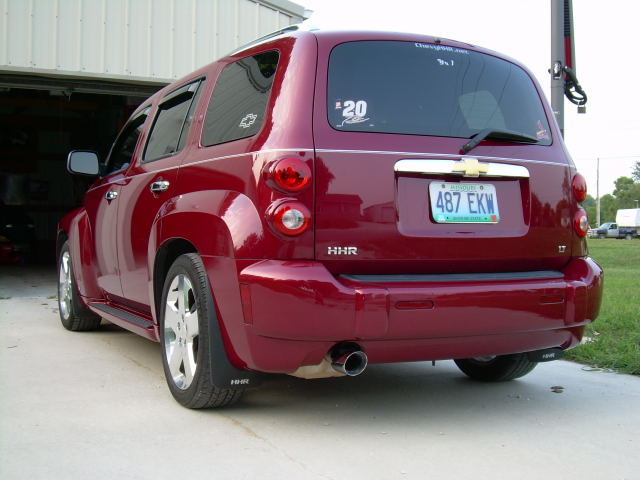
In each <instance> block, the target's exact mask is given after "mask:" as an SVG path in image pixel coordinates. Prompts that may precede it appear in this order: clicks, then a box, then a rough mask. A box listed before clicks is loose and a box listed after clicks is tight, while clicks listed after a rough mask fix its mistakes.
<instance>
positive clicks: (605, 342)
mask: <svg viewBox="0 0 640 480" xmlns="http://www.w3.org/2000/svg"><path fill="white" fill-rule="evenodd" d="M589 253H590V255H591V257H593V259H594V260H596V261H597V262H598V263H599V264H600V265H601V266H602V268H603V269H604V278H605V280H604V297H603V299H602V307H601V308H600V315H599V316H598V318H597V319H596V321H595V322H594V323H592V324H591V325H589V326H587V328H586V330H585V336H587V337H590V338H592V339H593V340H592V341H590V342H588V343H586V344H584V345H581V346H580V347H578V348H575V349H573V350H570V351H568V352H567V358H569V359H572V360H575V361H578V362H581V363H586V364H589V365H593V366H596V367H602V368H611V369H614V370H617V371H619V372H623V373H631V374H634V375H640V240H615V239H603V240H597V239H592V240H589Z"/></svg>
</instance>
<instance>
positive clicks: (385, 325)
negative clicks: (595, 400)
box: [58, 28, 603, 408]
mask: <svg viewBox="0 0 640 480" xmlns="http://www.w3.org/2000/svg"><path fill="white" fill-rule="evenodd" d="M68 169H69V171H70V172H71V173H74V174H81V175H93V176H95V182H94V183H93V185H92V186H91V187H90V188H89V190H88V191H87V192H86V195H85V198H84V206H83V207H81V208H79V209H77V210H75V211H73V212H71V213H69V214H68V215H67V216H66V217H64V218H63V220H62V221H61V222H60V225H59V230H58V255H59V257H58V258H59V263H58V269H59V303H60V316H61V319H62V324H63V325H64V326H65V327H66V328H67V329H69V330H90V329H95V328H98V326H99V325H100V321H101V318H104V319H106V320H108V321H110V322H112V323H115V324H117V325H120V326H122V327H124V328H126V329H128V330H131V331H133V332H135V333H137V334H139V335H142V336H144V337H146V338H148V339H150V340H155V341H159V342H160V343H161V345H162V348H161V350H162V361H163V365H164V371H165V373H166V377H167V382H168V385H169V389H170V390H171V393H172V394H173V395H174V397H175V398H176V399H177V400H178V402H180V403H181V404H182V405H185V406H187V407H190V408H204V407H219V406H224V405H227V404H230V403H231V402H234V401H235V400H237V399H238V398H239V396H240V394H241V392H242V391H243V390H244V389H246V388H248V387H252V386H254V385H255V384H257V382H258V381H259V379H260V377H261V376H262V374H263V373H286V374H290V375H295V376H298V377H303V378H321V377H329V376H340V375H358V374H360V373H362V372H363V371H364V370H365V368H366V366H367V364H368V362H371V363H388V362H409V361H424V360H438V359H454V360H455V362H456V364H457V365H458V366H459V367H460V369H461V370H462V371H463V372H464V373H465V374H466V375H468V376H469V377H471V378H473V379H477V380H484V381H500V380H510V379H514V378H517V377H520V376H522V375H525V374H526V373H528V372H530V371H531V370H532V369H533V368H534V367H535V365H536V364H537V363H538V362H541V361H546V360H553V359H556V358H559V357H560V356H561V354H562V351H563V350H566V349H569V348H572V347H574V346H576V345H577V344H578V343H579V342H580V340H581V336H582V332H583V329H584V327H585V325H586V324H588V323H589V322H591V321H593V320H594V319H595V318H596V316H597V314H598V310H599V306H600V300H601V296H602V282H603V274H602V270H601V269H600V267H599V266H598V265H597V264H596V263H595V262H594V261H593V260H591V259H590V258H589V257H588V254H587V248H586V244H585V240H584V237H585V234H586V233H587V217H586V213H585V211H584V210H583V209H582V207H581V206H580V203H581V202H582V201H583V200H584V199H585V197H586V185H585V180H584V178H583V177H582V176H581V175H580V174H578V173H577V172H576V169H575V166H574V164H573V162H572V161H571V158H570V157H569V155H568V153H567V151H566V148H565V145H564V143H563V141H562V137H561V135H560V132H559V130H558V127H557V125H556V122H555V120H554V118H553V114H552V112H551V110H550V108H549V105H548V104H547V102H546V100H545V99H544V96H543V94H542V91H541V89H540V87H539V86H538V85H537V83H536V81H535V80H534V78H533V76H532V75H531V74H530V73H529V72H528V71H527V70H526V69H525V68H524V67H523V66H521V65H519V64H518V63H517V62H515V61H513V60H511V59H508V58H504V57H503V56H501V55H499V54H497V53H495V52H491V51H487V50H483V49H481V48H478V47H475V46H473V45H468V44H464V43H459V42H454V41H450V40H445V39H438V38H433V37H427V36H420V35H410V34H400V33H379V32H323V31H301V30H297V29H295V28H290V29H286V30H284V31H280V32H276V33H274V34H272V35H269V36H267V37H264V38H262V39H260V40H258V41H256V42H254V43H252V44H249V45H247V46H245V47H243V48H242V49H240V50H237V51H235V52H233V53H231V54H230V55H228V56H226V57H224V58H222V59H220V60H218V61H216V62H214V63H212V64H210V65H208V66H206V67H204V68H202V69H200V70H198V71H196V72H194V73H192V74H190V75H187V76H186V77H184V78H182V79H181V80H179V81H177V82H175V83H174V84H172V85H169V86H167V87H165V88H164V89H162V90H161V91H159V92H158V93H156V94H155V95H154V96H152V97H151V98H150V99H149V100H147V101H145V102H144V103H142V105H140V107H139V108H138V109H137V111H136V112H135V113H134V114H133V115H132V117H131V119H130V120H129V122H128V123H127V125H126V126H125V127H124V129H123V130H122V132H121V133H120V135H119V136H118V138H117V139H116V141H115V143H114V145H113V147H112V149H111V152H110V153H109V155H108V156H107V158H106V159H105V160H104V161H103V162H99V160H98V158H97V155H96V154H95V153H94V152H88V151H74V152H72V153H71V154H70V155H69V158H68Z"/></svg>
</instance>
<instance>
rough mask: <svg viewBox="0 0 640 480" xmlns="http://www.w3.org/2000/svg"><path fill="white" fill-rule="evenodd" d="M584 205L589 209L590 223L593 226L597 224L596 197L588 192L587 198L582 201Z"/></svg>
mask: <svg viewBox="0 0 640 480" xmlns="http://www.w3.org/2000/svg"><path fill="white" fill-rule="evenodd" d="M582 207H583V208H584V209H585V210H586V211H587V218H588V219H589V225H590V226H592V227H595V226H597V225H596V222H597V221H598V219H597V218H596V199H595V198H593V197H592V196H591V195H589V194H587V198H586V199H585V201H584V202H582Z"/></svg>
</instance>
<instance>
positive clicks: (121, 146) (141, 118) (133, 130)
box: [103, 107, 150, 176]
mask: <svg viewBox="0 0 640 480" xmlns="http://www.w3.org/2000/svg"><path fill="white" fill-rule="evenodd" d="M149 110H150V108H149V107H147V108H145V109H144V111H143V112H142V113H141V114H140V115H138V116H137V117H135V118H134V119H132V120H131V121H130V122H129V123H128V124H127V125H126V126H125V127H124V128H123V129H122V132H121V133H120V135H118V138H117V139H116V142H115V143H114V144H113V147H112V148H111V152H110V153H109V157H108V158H107V161H106V163H105V165H104V168H103V171H104V175H105V176H106V175H110V174H112V173H115V172H118V171H120V170H124V169H125V168H127V167H128V166H129V164H130V163H131V157H133V153H134V152H135V149H136V145H137V144H138V139H139V138H140V135H141V134H142V130H143V127H144V122H145V121H146V120H147V116H148V115H149Z"/></svg>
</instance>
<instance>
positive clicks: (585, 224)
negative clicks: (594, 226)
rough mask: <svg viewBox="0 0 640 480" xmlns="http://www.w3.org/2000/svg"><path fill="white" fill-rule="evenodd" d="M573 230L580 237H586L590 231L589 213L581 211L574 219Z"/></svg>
mask: <svg viewBox="0 0 640 480" xmlns="http://www.w3.org/2000/svg"><path fill="white" fill-rule="evenodd" d="M573 229H574V230H575V231H576V233H577V234H578V236H579V237H584V236H585V235H586V234H587V230H589V221H588V220H587V212H585V211H584V210H583V209H579V210H578V211H577V212H576V214H575V216H574V217H573Z"/></svg>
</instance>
